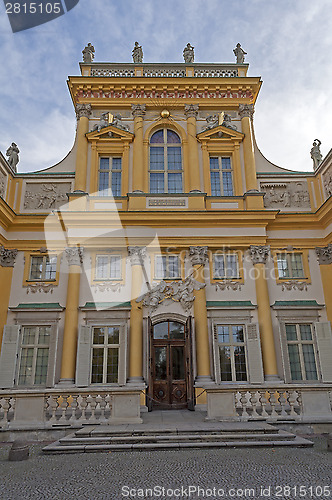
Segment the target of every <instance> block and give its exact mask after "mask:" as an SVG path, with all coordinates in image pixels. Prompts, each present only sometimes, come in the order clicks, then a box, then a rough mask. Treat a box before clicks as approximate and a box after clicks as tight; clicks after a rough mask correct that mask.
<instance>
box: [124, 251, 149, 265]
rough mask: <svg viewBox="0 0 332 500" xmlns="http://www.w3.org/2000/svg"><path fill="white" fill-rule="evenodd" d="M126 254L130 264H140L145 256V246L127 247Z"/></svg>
mask: <svg viewBox="0 0 332 500" xmlns="http://www.w3.org/2000/svg"><path fill="white" fill-rule="evenodd" d="M128 255H129V258H130V263H131V265H132V266H142V265H143V261H144V259H145V257H146V247H128Z"/></svg>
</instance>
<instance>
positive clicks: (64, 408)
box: [59, 394, 69, 422]
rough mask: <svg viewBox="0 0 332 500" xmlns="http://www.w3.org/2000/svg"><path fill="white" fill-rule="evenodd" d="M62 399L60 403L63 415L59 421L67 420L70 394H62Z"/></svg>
mask: <svg viewBox="0 0 332 500" xmlns="http://www.w3.org/2000/svg"><path fill="white" fill-rule="evenodd" d="M61 399H62V401H61V403H60V410H61V417H60V418H59V422H67V418H66V412H67V408H68V406H69V403H68V396H64V395H63V394H62V395H61Z"/></svg>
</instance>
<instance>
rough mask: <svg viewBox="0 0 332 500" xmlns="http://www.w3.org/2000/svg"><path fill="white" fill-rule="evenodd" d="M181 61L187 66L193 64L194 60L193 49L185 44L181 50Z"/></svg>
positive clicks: (188, 44)
mask: <svg viewBox="0 0 332 500" xmlns="http://www.w3.org/2000/svg"><path fill="white" fill-rule="evenodd" d="M183 59H184V62H185V63H187V64H190V63H193V62H194V59H195V52H194V47H193V46H192V45H190V43H187V45H186V46H185V48H184V49H183Z"/></svg>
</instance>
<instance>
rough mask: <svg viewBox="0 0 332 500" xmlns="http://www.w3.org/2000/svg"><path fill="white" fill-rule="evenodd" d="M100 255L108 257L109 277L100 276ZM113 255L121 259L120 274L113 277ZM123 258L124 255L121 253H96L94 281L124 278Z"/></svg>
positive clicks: (120, 279)
mask: <svg viewBox="0 0 332 500" xmlns="http://www.w3.org/2000/svg"><path fill="white" fill-rule="evenodd" d="M99 257H106V258H107V268H108V276H107V277H100V276H98V265H97V262H98V258H99ZM112 257H118V258H119V261H120V265H119V271H120V272H119V276H116V277H114V278H112V276H111V260H112ZM122 258H123V256H122V255H121V254H111V253H96V254H95V260H94V261H95V274H94V281H122V279H123V269H122Z"/></svg>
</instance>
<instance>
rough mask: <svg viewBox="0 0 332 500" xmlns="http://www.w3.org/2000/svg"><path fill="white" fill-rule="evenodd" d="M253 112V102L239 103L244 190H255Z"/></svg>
mask: <svg viewBox="0 0 332 500" xmlns="http://www.w3.org/2000/svg"><path fill="white" fill-rule="evenodd" d="M253 114H254V106H253V104H240V105H239V115H240V117H241V126H242V132H243V133H244V139H243V154H244V170H245V177H246V190H247V191H252V190H254V191H257V178H256V163H255V154H254V141H253V131H252V116H253Z"/></svg>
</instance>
